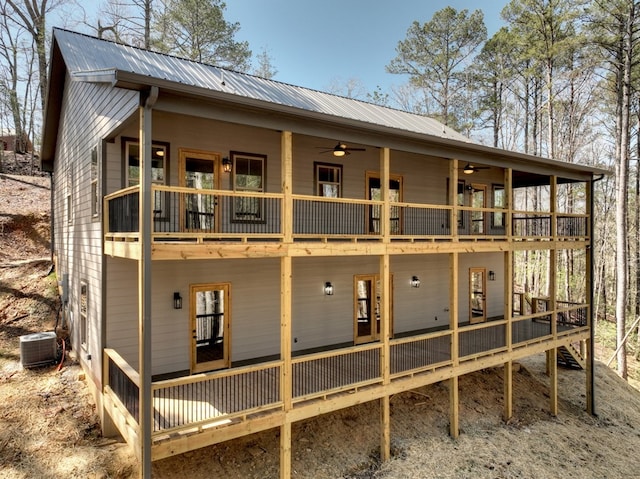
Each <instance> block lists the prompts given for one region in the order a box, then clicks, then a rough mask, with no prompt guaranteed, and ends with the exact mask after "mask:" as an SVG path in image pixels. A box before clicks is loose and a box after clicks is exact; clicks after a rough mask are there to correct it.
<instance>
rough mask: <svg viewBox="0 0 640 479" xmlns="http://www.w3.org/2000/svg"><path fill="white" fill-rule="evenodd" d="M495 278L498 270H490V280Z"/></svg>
mask: <svg viewBox="0 0 640 479" xmlns="http://www.w3.org/2000/svg"><path fill="white" fill-rule="evenodd" d="M495 280H496V272H495V271H489V281H495Z"/></svg>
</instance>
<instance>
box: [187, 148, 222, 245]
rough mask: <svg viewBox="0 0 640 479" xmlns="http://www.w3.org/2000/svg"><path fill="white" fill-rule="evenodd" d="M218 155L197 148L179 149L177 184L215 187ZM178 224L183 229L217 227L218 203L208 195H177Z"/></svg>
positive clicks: (217, 179)
mask: <svg viewBox="0 0 640 479" xmlns="http://www.w3.org/2000/svg"><path fill="white" fill-rule="evenodd" d="M219 168H220V155H218V154H216V153H210V152H206V151H200V150H189V149H181V150H180V186H184V187H186V188H195V189H207V190H211V189H218V188H219V184H218V183H219V176H220V175H219V171H220V170H219ZM180 198H181V201H180V210H181V212H182V215H183V219H182V224H183V225H184V228H185V230H187V231H208V232H213V231H217V229H218V202H217V198H216V197H215V196H214V195H212V194H204V193H184V194H182V195H180Z"/></svg>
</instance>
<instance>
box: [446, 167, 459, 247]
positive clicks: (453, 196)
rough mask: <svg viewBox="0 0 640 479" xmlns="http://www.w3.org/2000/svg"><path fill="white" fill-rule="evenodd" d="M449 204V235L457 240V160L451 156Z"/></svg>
mask: <svg viewBox="0 0 640 479" xmlns="http://www.w3.org/2000/svg"><path fill="white" fill-rule="evenodd" d="M448 201H449V205H451V214H450V216H449V218H450V219H449V223H450V224H451V237H452V238H453V241H458V160H456V159H455V158H452V159H451V160H450V162H449V198H448Z"/></svg>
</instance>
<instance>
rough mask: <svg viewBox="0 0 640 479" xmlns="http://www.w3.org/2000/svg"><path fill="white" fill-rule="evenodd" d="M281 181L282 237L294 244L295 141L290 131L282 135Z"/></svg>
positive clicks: (286, 241)
mask: <svg viewBox="0 0 640 479" xmlns="http://www.w3.org/2000/svg"><path fill="white" fill-rule="evenodd" d="M280 155H281V158H280V180H281V181H282V195H283V203H282V223H281V228H282V235H283V236H284V242H285V243H291V242H293V196H292V195H293V140H292V134H291V132H290V131H283V132H282V133H281V135H280Z"/></svg>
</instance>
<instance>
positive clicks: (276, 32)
mask: <svg viewBox="0 0 640 479" xmlns="http://www.w3.org/2000/svg"><path fill="white" fill-rule="evenodd" d="M101 3H102V0H84V1H83V2H82V5H83V6H84V7H85V8H86V9H87V11H88V12H89V14H90V16H91V17H94V16H95V15H92V14H91V12H95V11H96V10H97V6H98V4H101ZM507 3H508V0H485V1H482V2H478V1H477V0H476V1H472V0H226V5H227V8H226V10H225V18H226V20H227V21H230V22H238V23H239V24H240V31H239V32H238V34H237V35H236V39H237V40H240V41H248V42H249V47H250V48H251V50H252V52H253V54H254V56H255V55H257V54H259V53H261V52H262V50H263V49H266V50H267V52H268V54H269V55H270V56H271V58H272V63H273V65H274V67H275V68H276V70H277V71H278V73H277V74H276V76H275V77H274V79H275V80H278V81H282V82H285V83H290V84H293V85H299V86H303V87H307V88H313V89H316V90H323V91H326V90H328V89H329V87H330V86H331V84H332V83H335V82H338V83H341V84H344V83H346V81H347V80H349V79H351V78H356V79H358V80H359V81H361V82H362V84H363V86H364V88H365V90H366V92H372V91H373V90H375V88H376V87H377V86H380V87H381V88H382V90H383V91H389V88H390V87H391V86H392V85H401V84H404V83H406V81H407V79H406V78H404V77H402V76H399V75H391V74H389V73H386V72H385V66H386V65H387V64H388V63H389V62H390V61H391V60H392V59H393V58H394V57H395V48H396V46H397V44H398V42H399V41H401V40H404V38H405V37H406V33H407V29H408V28H409V26H410V25H411V23H412V22H413V21H414V20H415V21H418V22H420V23H421V24H422V23H425V22H427V21H429V20H430V19H431V17H432V16H433V14H434V13H435V12H436V11H438V10H441V9H443V8H444V7H446V6H447V5H450V6H452V7H453V8H455V9H456V10H462V9H465V8H466V9H468V10H469V11H473V10H476V9H481V10H482V11H483V12H484V18H485V24H486V26H487V30H488V34H489V36H491V35H492V34H493V33H494V32H495V31H496V30H498V29H499V28H500V26H502V24H503V23H502V20H501V18H500V11H501V10H502V9H503V8H504V6H505V5H506V4H507ZM71 28H73V27H71Z"/></svg>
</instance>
